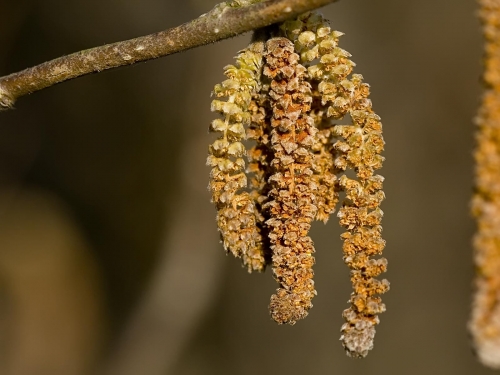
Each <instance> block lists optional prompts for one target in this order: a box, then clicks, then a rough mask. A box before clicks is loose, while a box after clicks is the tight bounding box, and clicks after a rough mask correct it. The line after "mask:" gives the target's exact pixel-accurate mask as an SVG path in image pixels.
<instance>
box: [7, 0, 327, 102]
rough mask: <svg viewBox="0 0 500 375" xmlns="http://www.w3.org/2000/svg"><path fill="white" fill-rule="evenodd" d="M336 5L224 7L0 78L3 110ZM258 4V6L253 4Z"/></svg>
mask: <svg viewBox="0 0 500 375" xmlns="http://www.w3.org/2000/svg"><path fill="white" fill-rule="evenodd" d="M334 1H336V0H268V1H263V2H260V3H257V4H252V5H247V6H241V5H236V4H242V3H251V2H252V1H248V0H247V1H242V0H240V1H239V2H236V1H233V4H231V5H230V4H228V3H221V4H219V5H217V6H216V7H215V8H214V9H212V10H211V11H210V12H208V13H206V14H204V15H202V16H200V17H198V18H196V19H194V20H192V21H190V22H188V23H185V24H183V25H181V26H178V27H174V28H172V29H168V30H165V31H161V32H158V33H155V34H151V35H146V36H143V37H139V38H135V39H130V40H125V41H122V42H116V43H112V44H107V45H104V46H100V47H95V48H91V49H88V50H83V51H80V52H76V53H73V54H71V55H68V56H63V57H59V58H57V59H55V60H51V61H48V62H45V63H43V64H40V65H37V66H34V67H32V68H28V69H25V70H22V71H20V72H18V73H13V74H10V75H8V76H4V77H1V78H0V110H2V109H11V108H13V106H14V103H15V101H16V100H17V99H18V98H20V97H21V96H24V95H27V94H31V93H33V92H35V91H39V90H42V89H44V88H46V87H50V86H53V85H55V84H58V83H61V82H64V81H67V80H70V79H73V78H77V77H81V76H84V75H87V74H91V73H98V72H101V71H103V70H107V69H113V68H117V67H120V66H124V65H132V64H135V63H138V62H142V61H147V60H152V59H157V58H159V57H162V56H167V55H170V54H173V53H177V52H181V51H185V50H188V49H191V48H194V47H199V46H202V45H205V44H209V43H213V42H217V41H219V40H223V39H227V38H230V37H234V36H236V35H238V34H242V33H245V32H247V31H250V30H254V29H258V28H261V27H265V26H268V25H271V24H273V23H277V22H282V21H284V20H286V19H288V18H292V17H296V16H298V15H299V14H301V13H304V12H307V11H310V10H313V9H316V8H319V7H321V6H324V5H326V4H329V3H331V2H334ZM253 2H255V1H253Z"/></svg>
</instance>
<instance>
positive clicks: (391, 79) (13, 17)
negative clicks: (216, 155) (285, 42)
mask: <svg viewBox="0 0 500 375" xmlns="http://www.w3.org/2000/svg"><path fill="white" fill-rule="evenodd" d="M217 2H218V0H186V1H182V2H179V1H173V0H142V1H134V0H106V1H103V0H86V1H79V0H67V1H65V2H62V3H61V2H60V1H56V0H43V1H40V0H25V1H16V0H3V1H2V3H1V8H2V22H1V23H0V75H6V74H9V73H12V72H15V71H18V70H21V69H24V68H26V67H29V66H32V65H35V64H38V63H41V62H43V61H46V60H48V59H52V58H55V57H58V56H61V55H65V54H69V53H72V52H75V51H78V50H82V49H86V48H90V47H93V46H97V45H103V44H106V43H111V42H115V41H119V40H123V39H129V38H133V37H136V36H140V35H145V34H149V33H152V32H156V31H160V30H164V29H166V28H169V27H173V26H177V25H179V24H181V23H183V22H186V21H188V20H190V19H193V18H195V17H197V16H198V15H200V14H202V13H204V12H206V11H208V10H210V9H211V8H212V7H213V6H214V5H215V4H216V3H217ZM476 8H477V7H476V4H475V2H474V1H468V0H455V1H447V0H420V1H418V2H417V1H399V0H379V1H366V0H343V1H340V2H338V3H335V4H332V5H330V6H328V7H326V8H324V9H323V10H322V12H323V13H324V14H325V15H326V16H327V17H328V18H329V19H330V20H331V23H332V27H333V28H334V29H336V30H340V31H342V32H344V33H345V34H346V35H345V36H344V37H342V38H341V46H342V47H343V48H344V49H346V50H348V51H349V52H351V53H352V54H353V58H352V59H353V61H355V62H356V63H357V67H356V70H355V71H356V72H357V73H361V74H363V75H364V77H365V79H366V81H367V82H368V83H370V84H371V86H372V96H371V98H372V100H373V103H374V109H375V111H376V112H377V113H378V114H379V115H380V116H381V117H382V120H383V124H384V130H385V134H384V137H385V140H386V143H387V144H386V151H385V153H384V155H385V157H386V162H385V165H384V168H383V169H382V171H381V174H382V175H384V176H385V178H386V183H385V193H386V195H387V200H386V201H385V202H384V203H383V205H382V209H383V210H384V212H385V218H384V238H385V239H386V240H387V248H386V250H385V253H384V255H385V256H386V257H387V258H388V260H389V272H388V273H387V274H386V277H387V278H388V279H389V280H390V282H391V291H390V292H389V293H387V294H386V295H384V296H383V299H384V302H385V303H386V305H387V312H386V313H384V314H383V315H382V316H381V324H380V325H379V326H378V328H377V337H376V340H375V349H374V350H373V351H372V352H371V353H370V354H369V356H368V357H367V358H366V359H364V360H353V359H350V358H347V357H346V356H345V354H344V351H343V349H342V347H341V343H340V342H339V337H340V332H339V330H340V326H341V324H342V323H343V319H342V317H341V313H342V311H343V309H345V308H346V307H347V303H346V302H347V300H348V298H349V294H350V290H351V286H350V282H349V273H348V269H347V267H345V266H344V264H343V262H342V256H341V241H340V238H339V235H340V233H341V230H340V228H339V226H338V223H337V219H336V217H332V219H331V220H330V222H328V224H327V225H323V224H322V223H315V224H314V226H313V229H312V238H313V239H314V241H315V245H316V251H317V258H316V259H317V264H316V267H315V272H316V276H315V282H316V287H317V290H318V296H317V297H316V298H315V299H314V301H313V302H314V308H313V309H312V310H311V311H310V314H309V316H308V318H307V319H305V320H304V321H300V322H299V323H297V324H296V325H295V326H293V327H289V326H277V325H276V324H275V323H274V322H273V321H271V319H270V317H269V314H268V310H267V306H268V302H269V297H270V295H271V294H272V293H273V292H274V290H275V288H276V284H275V282H274V281H273V279H272V275H271V272H270V270H268V271H267V272H266V273H264V274H253V275H249V274H247V273H246V271H245V270H244V269H243V268H241V266H240V262H239V260H236V259H234V258H232V257H231V256H225V255H224V251H223V249H222V245H221V244H220V243H219V239H218V233H217V230H216V225H215V210H214V208H213V207H212V205H211V203H210V195H209V192H208V190H207V189H206V186H207V183H208V174H209V169H208V168H207V167H206V166H205V159H206V154H207V147H208V144H209V142H210V141H211V140H212V139H213V136H212V135H209V134H208V131H207V129H208V125H209V123H210V121H211V119H213V118H214V116H215V115H214V114H212V113H211V112H210V92H211V90H212V88H213V86H214V85H215V84H216V83H218V82H220V81H221V80H223V79H224V77H223V74H222V68H223V66H225V65H226V64H229V63H232V61H233V56H234V55H235V54H236V52H237V51H238V50H239V49H241V48H243V47H245V46H246V45H247V43H248V41H249V38H250V35H249V34H247V35H244V36H241V37H238V38H234V39H231V40H226V41H223V42H221V43H218V44H215V45H210V46H206V47H202V48H198V49H196V50H192V51H188V52H185V53H182V54H178V55H174V56H170V57H166V58H163V59H160V60H156V61H151V62H148V63H144V64H139V65H136V66H134V67H128V68H122V69H117V70H113V71H109V72H104V73H102V74H97V75H92V76H87V77H84V78H79V79H77V80H74V81H70V82H67V83H64V84H62V85H59V86H56V87H52V88H50V89H46V90H44V91H41V92H38V93H35V94H33V95H31V96H29V97H24V98H22V99H20V100H19V102H18V103H17V106H16V107H17V109H16V110H13V111H9V112H5V113H1V114H0V374H6V375H31V374H36V375H45V374H51V375H59V374H61V375H80V374H81V375H86V374H104V375H122V374H123V375H129V374H130V375H137V374H141V375H161V374H165V375H166V374H182V375H184V374H185V375H197V374H208V375H211V374H242V375H247V374H248V375H253V374H259V375H271V374H272V375H276V374H287V375H288V374H290V375H294V374H345V373H349V374H352V375H354V374H373V375H378V374H406V375H413V374H428V373H431V374H437V373H439V374H443V375H445V374H456V375H458V374H489V373H493V372H492V371H491V370H487V369H485V368H483V367H482V366H481V365H479V364H478V362H477V361H476V359H475V356H474V354H473V351H472V349H471V343H470V339H469V335H468V333H467V329H466V324H467V320H468V315H469V310H470V301H471V290H472V277H473V265H472V252H471V237H472V235H473V232H474V223H473V221H472V219H471V217H470V215H469V203H468V202H469V198H470V196H471V192H472V186H473V164H472V151H473V147H474V138H473V132H474V125H473V123H472V119H473V117H474V116H475V112H476V109H477V107H478V104H479V98H480V93H481V86H480V83H479V77H480V71H481V53H482V46H481V43H482V38H481V32H480V26H479V22H478V20H477V17H476V15H475V12H476Z"/></svg>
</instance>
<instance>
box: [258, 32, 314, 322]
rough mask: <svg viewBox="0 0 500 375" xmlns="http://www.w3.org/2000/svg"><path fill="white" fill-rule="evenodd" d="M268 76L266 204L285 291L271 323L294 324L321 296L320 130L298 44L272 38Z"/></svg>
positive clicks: (274, 301) (277, 297)
mask: <svg viewBox="0 0 500 375" xmlns="http://www.w3.org/2000/svg"><path fill="white" fill-rule="evenodd" d="M266 46H267V51H266V53H265V60H266V64H265V65H264V74H265V75H266V76H267V77H269V78H271V79H272V81H271V85H270V91H269V97H270V104H271V109H272V119H271V127H272V130H271V149H272V152H273V160H272V161H271V170H272V172H273V174H272V175H271V177H270V178H269V184H270V188H271V190H270V192H269V195H270V200H269V202H267V203H266V204H265V207H264V208H265V209H266V210H267V211H268V215H269V217H270V219H268V220H267V221H266V224H267V225H268V227H269V232H270V233H269V239H270V244H271V249H272V254H273V255H272V267H273V274H274V278H275V279H276V281H277V282H278V283H279V284H280V288H279V289H278V290H277V292H276V294H274V295H273V296H272V297H271V303H270V306H269V307H270V311H271V316H272V318H273V319H274V320H275V321H276V322H278V323H280V324H282V323H288V324H294V323H295V322H296V321H297V320H299V319H302V318H305V317H306V316H307V313H308V310H309V309H310V308H311V307H312V303H311V300H312V298H313V297H314V295H315V294H316V291H315V289H314V282H313V274H314V273H313V270H312V266H313V264H314V257H313V253H314V246H313V242H312V240H311V238H310V237H309V236H308V232H309V229H310V227H311V224H310V223H311V221H312V220H313V219H314V217H315V215H316V211H317V208H316V206H315V188H316V186H315V183H314V181H313V180H312V178H311V176H312V174H313V171H312V169H311V168H312V161H313V158H314V155H313V153H312V150H311V146H312V145H313V144H314V137H315V135H316V128H315V127H314V121H313V119H312V118H311V117H310V116H309V114H308V113H309V111H310V106H311V101H312V97H311V86H310V85H309V83H308V82H306V69H305V68H304V67H303V66H302V65H301V64H299V56H298V55H297V54H296V53H295V52H294V47H293V43H292V42H291V41H290V40H288V39H286V38H280V37H278V38H272V39H270V40H269V41H268V42H267V43H266Z"/></svg>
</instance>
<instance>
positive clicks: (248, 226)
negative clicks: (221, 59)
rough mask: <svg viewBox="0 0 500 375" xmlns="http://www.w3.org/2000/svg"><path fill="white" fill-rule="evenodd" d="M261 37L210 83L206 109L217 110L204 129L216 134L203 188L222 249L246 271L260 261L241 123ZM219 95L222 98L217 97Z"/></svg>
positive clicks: (258, 64) (245, 121)
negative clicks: (210, 95)
mask: <svg viewBox="0 0 500 375" xmlns="http://www.w3.org/2000/svg"><path fill="white" fill-rule="evenodd" d="M263 48H264V44H263V42H258V41H257V42H254V43H252V44H251V45H250V46H249V47H248V48H247V49H245V50H243V51H241V52H240V53H239V54H238V56H237V58H236V65H228V66H226V67H225V75H226V76H227V77H228V79H227V80H225V81H224V82H222V83H221V84H218V85H216V86H215V88H214V91H213V95H215V96H216V97H217V98H218V99H215V100H213V101H212V111H216V112H219V113H220V114H222V118H221V119H216V120H214V121H213V122H212V124H211V126H210V130H211V131H212V132H217V133H219V134H220V136H219V138H218V139H217V140H216V141H215V142H214V143H213V144H212V145H211V146H210V147H209V156H208V159H207V164H208V165H209V166H211V167H212V170H211V172H210V183H209V189H210V191H211V192H212V201H213V202H214V204H215V206H216V209H217V226H218V228H219V232H220V234H221V239H222V242H223V245H224V248H225V249H226V251H228V252H231V253H232V254H233V255H234V256H236V257H240V258H241V259H242V261H243V265H244V266H245V267H247V269H248V271H249V272H251V271H262V270H263V269H264V266H265V260H264V252H263V246H262V235H261V233H260V231H259V228H258V227H257V220H258V213H257V211H256V208H255V204H254V201H253V199H251V197H250V195H249V193H248V192H246V191H244V190H243V189H245V188H246V187H247V177H246V174H245V161H244V160H243V157H244V156H245V154H246V149H245V146H244V144H243V143H242V141H243V140H244V139H246V127H248V126H249V124H250V122H251V113H250V111H249V106H250V104H251V102H252V96H253V95H255V93H257V92H258V91H259V90H260V74H261V70H262V52H263ZM221 99H223V100H221Z"/></svg>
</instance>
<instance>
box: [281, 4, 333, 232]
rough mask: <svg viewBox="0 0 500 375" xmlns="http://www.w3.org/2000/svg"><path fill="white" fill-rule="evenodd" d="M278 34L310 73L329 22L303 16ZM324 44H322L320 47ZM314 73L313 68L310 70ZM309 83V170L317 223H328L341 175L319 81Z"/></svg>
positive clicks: (284, 27)
mask: <svg viewBox="0 0 500 375" xmlns="http://www.w3.org/2000/svg"><path fill="white" fill-rule="evenodd" d="M281 32H282V33H283V34H284V35H285V36H286V37H287V38H289V39H290V40H291V41H292V42H294V47H295V50H296V52H297V53H298V54H300V61H301V63H302V64H303V65H304V66H306V67H308V70H310V69H311V62H312V61H313V60H315V59H317V58H318V57H319V51H320V43H321V42H322V41H323V40H324V39H325V37H327V36H329V35H330V26H329V25H328V22H327V21H326V20H325V19H324V18H323V17H322V16H321V15H320V14H319V13H314V12H313V13H306V14H304V15H302V16H299V17H298V18H297V19H294V20H289V21H286V22H284V23H283V24H282V25H281ZM323 44H324V43H323ZM313 69H314V68H313ZM307 76H308V82H309V83H310V84H311V92H312V97H313V101H312V103H311V112H310V116H311V117H312V118H313V120H314V124H315V126H316V128H317V129H318V131H317V134H316V137H315V139H314V145H313V146H312V150H313V153H314V158H313V165H312V170H313V171H314V174H313V180H314V181H315V183H316V185H317V190H318V191H317V193H316V205H317V208H318V210H317V213H316V220H320V221H323V222H325V223H326V222H327V221H328V219H329V217H330V215H331V214H332V213H333V212H335V206H336V205H337V203H338V199H339V194H338V184H337V177H336V174H337V173H338V172H339V171H340V170H339V169H338V168H337V167H336V166H335V165H334V157H333V153H332V151H333V150H332V128H333V124H332V123H331V121H329V120H328V119H327V116H326V114H327V108H326V107H325V105H324V104H325V103H323V102H322V94H321V93H320V91H319V87H318V84H319V80H315V79H311V78H312V77H311V74H310V72H309V71H308V73H307Z"/></svg>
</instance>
